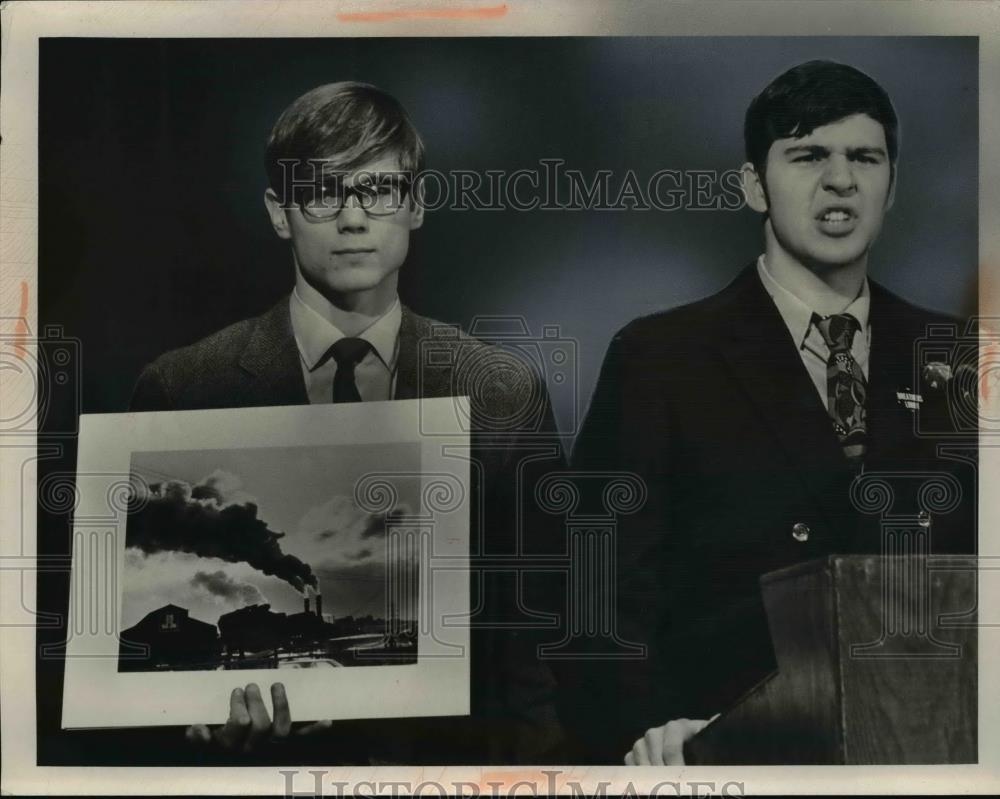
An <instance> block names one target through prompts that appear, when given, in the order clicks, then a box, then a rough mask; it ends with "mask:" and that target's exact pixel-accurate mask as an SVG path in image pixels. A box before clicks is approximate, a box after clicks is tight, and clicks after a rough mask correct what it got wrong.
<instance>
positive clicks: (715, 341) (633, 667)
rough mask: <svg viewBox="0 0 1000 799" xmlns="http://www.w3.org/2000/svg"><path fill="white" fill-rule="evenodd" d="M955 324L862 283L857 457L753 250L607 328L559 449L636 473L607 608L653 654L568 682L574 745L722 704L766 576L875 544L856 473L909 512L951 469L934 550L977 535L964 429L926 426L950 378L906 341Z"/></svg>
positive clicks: (971, 461)
mask: <svg viewBox="0 0 1000 799" xmlns="http://www.w3.org/2000/svg"><path fill="white" fill-rule="evenodd" d="M953 322H954V320H951V319H949V318H948V317H944V316H942V315H940V314H934V313H931V312H928V311H925V310H922V309H920V308H917V307H915V306H913V305H910V304H909V303H907V302H905V301H904V300H902V299H900V298H899V297H896V296H894V295H893V294H891V293H890V292H889V291H887V290H886V289H885V288H883V287H881V286H879V285H877V284H875V283H874V282H871V312H870V324H871V327H872V344H871V354H870V362H869V380H868V398H867V403H866V407H867V425H868V433H869V445H868V452H867V455H866V458H865V461H864V466H863V470H862V473H861V474H860V475H858V474H857V473H856V471H855V470H853V469H852V468H851V467H850V465H849V464H848V462H847V460H846V458H845V457H844V455H843V452H842V451H841V449H840V445H839V442H838V440H837V437H836V434H835V433H834V431H833V429H832V425H831V422H830V419H829V416H828V414H827V410H826V407H825V405H824V403H823V402H822V401H821V399H820V397H819V395H818V393H817V391H816V389H815V387H814V385H813V383H812V382H811V380H810V378H809V376H808V373H807V371H806V369H805V367H804V365H803V363H802V361H801V357H800V355H799V352H798V349H797V342H793V340H792V337H791V335H790V334H789V332H788V329H787V327H786V326H785V324H784V322H783V320H782V318H781V316H780V314H779V312H778V310H777V308H776V307H775V305H774V302H773V301H772V300H771V298H770V297H769V296H768V295H767V293H766V291H765V289H764V287H763V285H762V284H761V282H760V280H759V278H758V276H757V273H756V266H755V264H750V265H749V266H748V267H746V269H744V270H743V271H742V272H741V273H740V275H739V276H738V277H737V278H736V279H735V280H734V281H733V282H732V283H731V284H730V285H729V286H728V287H727V288H725V289H724V290H722V291H721V292H719V293H717V294H715V295H713V296H711V297H708V298H706V299H704V300H701V301H698V302H695V303H693V304H691V305H687V306H684V307H680V308H676V309H673V310H670V311H667V312H663V313H658V314H654V315H652V316H648V317H645V318H641V319H637V320H635V321H633V322H632V323H630V324H629V325H627V326H626V327H625V328H624V329H622V330H621V331H620V332H619V333H618V334H617V335H616V336H615V337H614V339H613V340H612V342H611V344H610V346H609V348H608V353H607V356H606V359H605V361H604V365H603V368H602V371H601V375H600V378H599V380H598V384H597V388H596V390H595V392H594V395H593V398H592V401H591V405H590V409H589V411H588V414H587V418H586V420H585V422H584V424H583V426H582V428H581V432H580V435H579V437H578V439H577V442H576V445H575V448H574V455H573V467H574V469H579V470H585V471H586V470H598V471H601V470H619V471H629V472H634V473H635V474H637V475H639V476H640V477H641V478H642V479H643V480H644V481H645V483H646V485H647V489H648V500H647V503H646V505H645V506H644V508H643V509H641V510H640V511H639V512H637V513H636V514H635V515H632V516H627V517H623V518H621V519H620V521H619V524H620V527H619V531H620V533H619V538H618V550H617V557H618V560H617V565H618V585H619V591H618V597H617V600H618V607H619V612H618V614H617V619H618V631H619V634H620V636H621V637H622V638H624V639H625V640H628V641H631V642H634V643H641V644H644V645H646V646H647V647H648V650H647V651H648V655H647V657H646V658H645V659H642V660H638V661H627V662H626V661H618V662H617V663H616V662H596V663H594V664H593V665H591V666H588V667H587V668H585V669H580V670H578V675H577V678H576V679H575V680H573V679H571V680H570V681H569V683H570V684H568V685H567V687H566V696H565V697H564V700H565V708H566V716H567V718H566V719H565V721H566V726H567V728H568V729H576V730H577V731H579V732H580V733H581V736H580V737H581V739H582V745H583V746H585V747H586V748H587V750H588V752H589V755H588V757H590V758H592V759H595V760H598V761H602V762H616V763H620V762H621V759H622V757H623V756H624V754H625V753H626V752H627V751H628V750H629V749H630V748H631V746H632V743H633V742H634V741H635V740H636V739H637V738H639V737H641V736H642V735H643V733H644V732H645V730H646V729H647V728H649V727H652V726H659V725H662V724H665V723H666V722H667V721H669V720H670V719H673V718H682V717H689V718H708V717H709V716H711V715H712V714H714V713H717V712H720V711H724V710H725V709H726V708H727V707H728V706H729V705H731V704H732V703H733V702H734V701H735V700H737V699H738V698H739V697H740V696H741V695H742V694H743V693H745V692H746V691H747V690H749V689H750V688H752V687H753V685H754V684H755V683H756V682H758V681H759V680H760V679H762V678H763V677H765V676H766V675H767V674H768V673H769V672H770V671H772V670H773V669H774V668H775V662H774V656H773V652H772V649H771V643H770V635H769V632H768V628H767V622H766V617H765V614H764V610H763V605H762V601H761V598H760V589H759V583H758V581H759V578H760V577H761V575H763V574H765V573H767V572H770V571H774V570H776V569H779V568H782V567H785V566H788V565H791V564H793V563H796V562H800V561H805V560H811V559H813V558H818V557H822V556H825V555H827V554H835V553H837V554H849V553H876V554H877V553H879V552H880V551H881V542H882V527H881V525H882V520H883V516H882V515H880V513H870V512H866V511H865V509H864V507H862V506H863V505H864V503H863V502H860V503H859V502H858V493H857V490H858V488H859V485H860V483H857V482H855V479H856V478H858V479H859V480H860V479H863V478H864V477H865V475H868V476H869V477H874V476H875V475H883V476H885V480H886V481H888V483H889V484H891V485H892V490H893V507H892V508H891V509H889V510H888V512H890V513H893V514H902V515H903V516H904V517H905V516H907V515H908V514H909V515H910V516H911V517H913V516H916V514H917V513H919V512H920V511H921V510H923V509H924V508H923V507H922V506H921V503H922V502H924V501H925V500H926V495H923V498H922V497H921V495H920V485H921V484H923V483H924V482H926V479H927V478H928V477H929V476H933V475H935V474H937V475H940V474H942V473H944V474H946V475H950V476H951V477H948V478H945V482H946V483H947V485H948V486H950V487H951V488H952V489H955V488H956V486H957V487H958V494H959V495H960V501H958V502H957V504H956V503H952V504H953V505H954V506H953V507H947V508H944V507H942V508H941V509H940V510H939V509H937V508H935V509H934V513H933V524H932V526H931V533H932V541H933V549H934V550H935V551H936V552H972V551H974V547H975V520H976V515H975V514H976V499H975V496H976V479H975V477H976V464H975V451H974V446H973V447H972V449H971V451H970V450H969V448H968V447H967V448H966V449H965V450H964V451H956V452H953V453H951V454H948V453H945V452H943V451H942V450H941V449H940V444H941V439H939V438H933V437H928V436H925V435H923V434H922V433H921V432H920V429H921V425H922V424H925V423H930V422H931V421H934V422H935V423H939V422H941V421H942V420H947V419H948V418H949V417H948V414H947V412H942V408H941V405H942V403H943V402H944V395H943V394H942V393H941V392H940V391H939V392H938V393H939V394H940V396H937V397H935V396H934V391H933V390H932V389H931V388H930V387H929V386H927V385H921V384H920V380H921V378H920V372H921V369H920V367H921V364H920V363H918V362H917V361H916V359H917V355H918V351H919V350H918V342H919V341H920V340H921V339H922V338H924V337H926V336H927V334H928V331H929V330H930V329H931V326H935V325H938V326H945V325H949V324H951V323H953ZM935 329H936V328H935ZM945 340H946V341H947V339H945ZM945 349H947V348H946V347H945ZM938 357H943V356H938ZM908 391H909V392H922V395H923V398H924V400H925V402H924V403H923V406H922V407H921V410H920V411H918V412H914V411H913V410H910V409H909V408H907V407H906V406H905V404H904V403H903V402H902V401H901V400H900V398H899V396H898V395H899V394H900V393H906V392H908ZM915 413H919V414H921V415H922V417H923V418H921V419H918V418H917V417H916V416H915ZM961 449H962V448H961V447H958V450H961ZM952 478H953V479H952ZM852 487H853V489H854V493H853V495H852ZM852 497H853V498H852ZM796 525H799V526H798V527H796ZM598 688H599V689H600V690H598ZM605 697H610V698H611V699H610V700H609V701H604V698H605Z"/></svg>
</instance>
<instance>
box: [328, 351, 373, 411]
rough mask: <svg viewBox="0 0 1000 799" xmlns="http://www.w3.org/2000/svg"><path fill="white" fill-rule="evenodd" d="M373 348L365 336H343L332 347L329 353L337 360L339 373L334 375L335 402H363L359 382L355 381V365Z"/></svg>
mask: <svg viewBox="0 0 1000 799" xmlns="http://www.w3.org/2000/svg"><path fill="white" fill-rule="evenodd" d="M371 348H372V345H371V344H370V343H369V342H367V341H365V340H364V339H363V338H342V339H340V341H337V342H335V343H334V345H333V346H332V347H330V351H329V355H330V356H332V357H333V360H335V361H336V362H337V373H336V374H335V375H334V376H333V401H334V402H361V394H360V393H359V392H358V384H357V383H356V382H354V367H355V366H357V365H358V364H359V363H361V361H362V360H363V359H364V357H365V356H366V355H367V354H368V351H369V350H370V349H371Z"/></svg>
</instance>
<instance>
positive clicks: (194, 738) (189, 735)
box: [184, 724, 212, 746]
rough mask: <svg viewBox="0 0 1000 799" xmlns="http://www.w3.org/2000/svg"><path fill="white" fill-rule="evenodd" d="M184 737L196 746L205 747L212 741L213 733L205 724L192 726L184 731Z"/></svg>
mask: <svg viewBox="0 0 1000 799" xmlns="http://www.w3.org/2000/svg"><path fill="white" fill-rule="evenodd" d="M184 737H185V738H186V739H187V742H188V743H190V744H194V745H195V746H205V745H206V744H208V743H211V741H212V733H211V732H209V730H208V727H207V726H205V725H204V724H192V725H191V726H190V727H188V728H187V729H186V730H184Z"/></svg>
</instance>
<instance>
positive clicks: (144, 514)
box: [125, 472, 317, 593]
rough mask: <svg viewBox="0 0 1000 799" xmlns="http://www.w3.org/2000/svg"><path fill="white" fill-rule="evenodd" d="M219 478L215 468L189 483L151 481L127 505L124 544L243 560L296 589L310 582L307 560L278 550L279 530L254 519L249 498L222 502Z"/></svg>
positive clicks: (254, 509) (312, 581) (313, 579)
mask: <svg viewBox="0 0 1000 799" xmlns="http://www.w3.org/2000/svg"><path fill="white" fill-rule="evenodd" d="M230 477H231V476H230ZM221 482H222V476H221V473H219V472H216V473H215V474H213V475H212V476H211V477H209V478H207V479H206V480H203V481H202V482H200V483H198V484H197V485H195V486H191V485H189V484H188V483H185V482H183V481H180V480H168V481H166V482H162V483H153V484H152V485H150V486H149V491H148V494H147V495H146V496H142V497H140V496H137V497H136V500H135V501H134V502H133V505H132V507H131V508H130V512H129V517H128V525H127V527H126V530H125V546H127V547H137V548H138V549H141V550H142V551H143V552H145V553H147V554H152V553H154V552H164V551H171V552H188V553H191V554H194V555H198V556H199V557H203V558H219V559H220V560H224V561H228V562H229V563H247V564H249V565H250V566H252V567H253V568H255V569H257V570H258V571H261V572H263V573H264V574H271V575H274V576H275V577H280V578H281V579H282V580H284V581H285V582H287V583H288V584H289V585H291V586H292V587H293V588H295V589H296V590H297V591H299V592H300V593H301V592H303V591H304V590H305V587H306V586H307V585H311V586H313V587H316V584H317V583H316V576H315V575H314V574H313V572H312V569H311V568H310V567H309V565H308V564H306V563H303V562H302V561H301V560H299V559H298V558H297V557H295V556H294V555H288V554H285V553H284V552H282V551H281V545H280V544H279V543H278V541H279V540H280V539H281V538H283V537H284V535H285V534H284V533H280V532H277V531H275V530H271V529H270V528H269V527H268V526H267V522H265V521H264V520H263V519H258V518H257V505H256V504H255V503H253V502H251V501H249V500H244V501H242V502H232V501H228V502H227V501H226V497H225V496H224V494H223V493H222V491H221V489H220V484H221ZM237 483H238V481H237Z"/></svg>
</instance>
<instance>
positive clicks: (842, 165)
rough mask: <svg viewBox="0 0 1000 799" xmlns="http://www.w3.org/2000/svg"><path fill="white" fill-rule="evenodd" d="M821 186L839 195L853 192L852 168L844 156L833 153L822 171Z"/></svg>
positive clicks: (854, 184) (855, 184)
mask: <svg viewBox="0 0 1000 799" xmlns="http://www.w3.org/2000/svg"><path fill="white" fill-rule="evenodd" d="M823 188H825V189H827V190H829V191H832V192H834V193H835V194H839V195H848V194H853V193H854V191H855V190H856V189H857V182H856V181H855V179H854V170H853V169H852V168H851V164H850V162H849V161H848V160H847V157H846V156H844V155H840V154H835V155H833V156H831V157H830V159H829V161H827V165H826V169H825V170H824V171H823Z"/></svg>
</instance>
